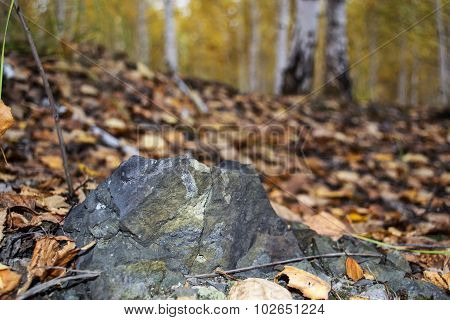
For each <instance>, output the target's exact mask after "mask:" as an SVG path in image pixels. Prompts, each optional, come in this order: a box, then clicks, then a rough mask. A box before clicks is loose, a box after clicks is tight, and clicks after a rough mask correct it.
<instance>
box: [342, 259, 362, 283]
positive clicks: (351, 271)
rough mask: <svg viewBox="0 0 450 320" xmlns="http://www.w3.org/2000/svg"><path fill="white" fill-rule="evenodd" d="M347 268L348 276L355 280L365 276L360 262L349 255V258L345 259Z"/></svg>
mask: <svg viewBox="0 0 450 320" xmlns="http://www.w3.org/2000/svg"><path fill="white" fill-rule="evenodd" d="M345 270H346V272H347V276H348V277H349V278H350V279H352V280H353V281H355V282H356V281H358V280H360V279H362V278H363V276H364V272H363V269H362V268H361V266H360V265H359V263H358V262H357V261H356V260H355V259H353V258H351V257H347V260H346V261H345Z"/></svg>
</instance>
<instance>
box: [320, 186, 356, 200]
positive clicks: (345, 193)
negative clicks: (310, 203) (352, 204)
mask: <svg viewBox="0 0 450 320" xmlns="http://www.w3.org/2000/svg"><path fill="white" fill-rule="evenodd" d="M314 193H315V196H316V197H318V198H329V199H339V198H351V197H352V196H353V190H352V189H350V188H348V187H347V188H346V187H343V188H342V189H339V190H329V189H328V188H327V187H325V186H320V187H318V188H317V189H316V190H315V192H314Z"/></svg>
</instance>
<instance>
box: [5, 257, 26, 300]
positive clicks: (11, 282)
mask: <svg viewBox="0 0 450 320" xmlns="http://www.w3.org/2000/svg"><path fill="white" fill-rule="evenodd" d="M20 278H21V277H20V275H19V274H18V273H16V272H14V271H12V270H11V268H10V267H8V266H5V265H4V264H1V263H0V298H4V297H5V296H6V295H7V294H8V293H10V292H11V291H13V290H14V289H16V288H17V286H18V285H19V282H20Z"/></svg>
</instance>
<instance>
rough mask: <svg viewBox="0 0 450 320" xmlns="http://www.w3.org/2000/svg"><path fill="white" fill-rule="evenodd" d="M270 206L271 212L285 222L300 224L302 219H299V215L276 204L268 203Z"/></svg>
mask: <svg viewBox="0 0 450 320" xmlns="http://www.w3.org/2000/svg"><path fill="white" fill-rule="evenodd" d="M270 204H271V205H272V208H273V210H274V211H275V213H276V214H277V215H278V216H279V217H280V218H282V219H283V220H286V221H293V222H301V221H302V219H300V215H298V214H297V213H295V212H293V211H292V210H291V209H289V208H287V207H285V206H282V205H281V204H278V203H276V202H273V201H270Z"/></svg>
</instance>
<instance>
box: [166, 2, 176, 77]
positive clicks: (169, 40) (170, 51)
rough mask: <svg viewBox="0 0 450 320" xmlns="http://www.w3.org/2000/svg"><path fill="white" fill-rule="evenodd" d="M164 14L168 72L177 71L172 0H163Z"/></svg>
mask: <svg viewBox="0 0 450 320" xmlns="http://www.w3.org/2000/svg"><path fill="white" fill-rule="evenodd" d="M164 16H165V28H166V29H165V55H166V64H167V68H168V71H169V72H170V73H176V72H177V71H178V58H177V44H176V34H175V18H174V16H173V0H164Z"/></svg>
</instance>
